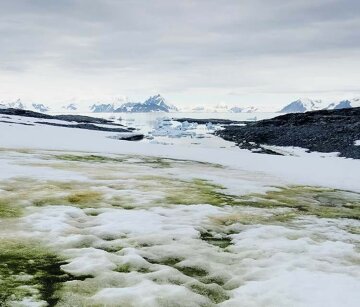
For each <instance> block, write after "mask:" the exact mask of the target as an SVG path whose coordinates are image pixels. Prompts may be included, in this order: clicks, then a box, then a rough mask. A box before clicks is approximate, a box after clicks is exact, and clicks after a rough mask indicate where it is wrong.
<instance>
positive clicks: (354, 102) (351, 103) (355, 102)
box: [327, 98, 360, 110]
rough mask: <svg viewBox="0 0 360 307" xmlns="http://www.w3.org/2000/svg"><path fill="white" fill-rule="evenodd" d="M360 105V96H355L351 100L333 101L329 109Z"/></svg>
mask: <svg viewBox="0 0 360 307" xmlns="http://www.w3.org/2000/svg"><path fill="white" fill-rule="evenodd" d="M356 107H360V98H353V99H350V100H347V99H346V100H341V101H339V102H333V103H331V104H330V105H329V106H328V107H327V109H334V110H337V109H346V108H356Z"/></svg>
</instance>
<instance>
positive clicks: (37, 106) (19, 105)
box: [0, 99, 50, 113]
mask: <svg viewBox="0 0 360 307" xmlns="http://www.w3.org/2000/svg"><path fill="white" fill-rule="evenodd" d="M7 108H14V109H21V110H25V109H27V110H30V111H37V112H41V113H46V112H48V111H50V108H49V107H48V106H46V105H44V104H42V103H32V104H30V105H27V104H25V103H23V102H22V101H21V100H20V99H17V100H16V101H13V102H0V109H7Z"/></svg>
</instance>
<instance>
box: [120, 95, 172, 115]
mask: <svg viewBox="0 0 360 307" xmlns="http://www.w3.org/2000/svg"><path fill="white" fill-rule="evenodd" d="M176 111H178V109H177V108H176V107H175V106H173V105H171V104H169V103H167V102H166V101H165V99H164V98H163V97H162V96H161V95H155V96H152V97H150V98H149V99H147V100H146V101H145V102H143V103H141V102H127V103H124V104H123V105H121V106H120V107H119V108H117V109H116V110H114V112H131V113H142V112H176Z"/></svg>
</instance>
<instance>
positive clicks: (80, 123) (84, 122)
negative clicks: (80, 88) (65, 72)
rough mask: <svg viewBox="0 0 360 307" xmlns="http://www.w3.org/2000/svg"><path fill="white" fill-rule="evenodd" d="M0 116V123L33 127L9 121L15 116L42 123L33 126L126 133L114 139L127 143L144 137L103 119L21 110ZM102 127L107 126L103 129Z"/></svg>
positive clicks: (7, 112) (4, 112) (8, 109)
mask: <svg viewBox="0 0 360 307" xmlns="http://www.w3.org/2000/svg"><path fill="white" fill-rule="evenodd" d="M0 114H3V115H7V116H2V119H0V122H3V123H9V124H17V125H29V126H33V125H34V124H32V123H31V124H30V123H24V122H21V121H13V120H11V117H9V116H10V115H13V116H14V115H16V116H21V117H31V118H38V119H41V120H42V121H37V122H35V124H39V125H48V126H56V127H65V128H74V129H86V130H96V131H106V132H118V133H123V132H128V133H130V134H128V135H124V136H121V135H119V136H117V137H116V139H119V140H128V141H138V140H141V139H143V138H144V135H143V134H141V133H134V132H133V131H134V130H135V129H134V128H131V127H125V126H124V125H121V124H117V123H114V122H113V121H110V120H107V119H103V118H96V117H90V116H82V115H54V116H52V115H48V114H43V113H38V112H34V111H29V110H22V109H13V108H7V109H0ZM46 120H61V121H65V122H69V124H66V123H61V122H49V121H46ZM103 125H107V127H104V126H103Z"/></svg>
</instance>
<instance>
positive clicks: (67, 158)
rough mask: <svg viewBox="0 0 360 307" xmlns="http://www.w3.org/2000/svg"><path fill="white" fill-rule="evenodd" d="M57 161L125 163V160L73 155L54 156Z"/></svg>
mask: <svg viewBox="0 0 360 307" xmlns="http://www.w3.org/2000/svg"><path fill="white" fill-rule="evenodd" d="M53 157H54V158H55V159H58V160H64V161H72V162H91V163H94V162H97V163H106V162H116V163H118V162H124V161H125V159H122V158H112V157H106V156H99V155H71V154H64V155H55V156H53Z"/></svg>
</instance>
